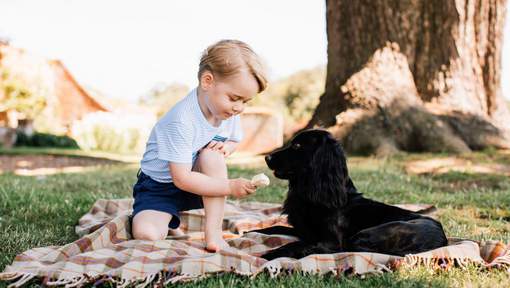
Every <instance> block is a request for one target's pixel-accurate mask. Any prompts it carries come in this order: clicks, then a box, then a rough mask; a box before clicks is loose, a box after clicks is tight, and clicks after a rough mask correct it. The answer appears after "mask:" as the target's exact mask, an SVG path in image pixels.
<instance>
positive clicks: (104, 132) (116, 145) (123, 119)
mask: <svg viewBox="0 0 510 288" xmlns="http://www.w3.org/2000/svg"><path fill="white" fill-rule="evenodd" d="M155 123H156V116H155V115H153V114H149V113H139V114H133V113H132V114H129V115H126V114H125V113H114V112H96V113H91V114H88V115H87V116H85V117H84V118H83V119H82V120H79V121H75V122H74V123H73V126H72V127H71V135H72V137H73V138H74V139H76V141H77V142H78V146H80V148H81V149H84V150H100V151H107V152H114V153H121V154H128V153H142V152H143V151H144V148H145V143H146V142H147V139H148V138H149V134H150V132H151V129H152V126H154V124H155Z"/></svg>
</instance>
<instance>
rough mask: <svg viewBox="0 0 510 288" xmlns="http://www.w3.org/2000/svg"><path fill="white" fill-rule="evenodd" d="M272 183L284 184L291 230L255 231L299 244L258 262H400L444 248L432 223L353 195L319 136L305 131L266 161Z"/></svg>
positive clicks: (343, 167) (338, 151)
mask: <svg viewBox="0 0 510 288" xmlns="http://www.w3.org/2000/svg"><path fill="white" fill-rule="evenodd" d="M266 163H267V165H268V167H269V168H270V169H271V170H273V171H274V174H275V176H276V177H278V178H280V179H287V180H289V191H288V194H287V198H286V200H285V202H284V205H283V213H284V214H287V215H288V222H289V224H291V225H292V228H289V227H283V226H276V227H270V228H267V229H262V230H257V232H260V233H265V234H286V235H293V236H297V237H298V238H299V240H298V241H297V242H293V243H290V244H287V245H284V246H282V247H280V248H277V249H275V250H272V251H270V252H268V253H266V254H265V255H263V256H262V257H263V258H265V259H268V260H270V259H274V258H278V257H292V258H302V257H304V256H307V255H310V254H322V253H336V252H346V251H352V252H378V253H385V254H391V255H399V256H403V255H405V254H409V253H418V252H422V251H427V250H431V249H434V248H437V247H441V246H445V245H447V239H446V236H445V233H444V231H443V228H442V226H441V223H439V222H438V221H436V220H434V219H432V218H429V217H426V216H423V215H420V214H417V213H413V212H411V211H408V210H404V209H400V208H398V207H395V206H390V205H386V204H383V203H380V202H376V201H373V200H370V199H367V198H364V197H363V196H362V195H361V193H358V192H357V191H356V188H355V187H354V184H353V183H352V181H351V179H350V177H349V173H348V170H347V164H346V159H345V155H344V153H343V150H342V147H341V146H340V143H338V141H336V140H335V139H334V138H333V137H332V135H331V134H330V133H328V132H327V131H323V130H307V131H303V132H301V133H299V134H298V135H296V137H294V139H292V141H291V142H289V144H288V145H286V146H285V147H282V148H280V149H278V150H276V151H274V152H272V153H271V154H270V155H268V156H266Z"/></svg>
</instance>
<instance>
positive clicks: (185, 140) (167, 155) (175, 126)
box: [155, 122, 193, 164]
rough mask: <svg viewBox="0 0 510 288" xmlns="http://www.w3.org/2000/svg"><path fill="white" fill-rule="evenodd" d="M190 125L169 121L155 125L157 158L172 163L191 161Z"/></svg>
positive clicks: (191, 134)
mask: <svg viewBox="0 0 510 288" xmlns="http://www.w3.org/2000/svg"><path fill="white" fill-rule="evenodd" d="M192 131H193V130H192V127H188V125H186V124H185V123H181V122H170V123H165V124H159V123H158V125H156V128H155V132H156V142H157V145H158V158H159V159H161V160H165V161H170V162H174V163H186V164H187V163H192V154H193V151H192V149H193V148H192V144H193V132H192Z"/></svg>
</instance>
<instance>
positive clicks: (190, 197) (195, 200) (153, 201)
mask: <svg viewBox="0 0 510 288" xmlns="http://www.w3.org/2000/svg"><path fill="white" fill-rule="evenodd" d="M133 198H135V202H134V204H133V215H132V217H134V216H135V215H136V214H137V213H138V212H140V211H143V210H149V209H150V210H157V211H162V212H166V213H169V214H172V220H170V223H169V224H168V227H169V228H171V229H176V228H177V227H179V225H180V224H181V220H180V218H179V212H180V211H186V210H191V209H198V208H203V207H204V204H203V202H202V196H200V195H197V194H193V193H190V192H186V191H183V190H181V189H179V188H177V186H175V184H174V183H173V182H170V183H161V182H157V181H155V180H152V178H151V177H149V176H147V175H145V174H144V173H143V172H142V171H139V172H138V181H137V182H136V184H135V186H133Z"/></svg>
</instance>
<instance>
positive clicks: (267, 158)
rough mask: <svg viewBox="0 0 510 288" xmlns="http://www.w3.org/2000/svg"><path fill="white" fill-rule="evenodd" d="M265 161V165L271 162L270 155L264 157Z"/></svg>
mask: <svg viewBox="0 0 510 288" xmlns="http://www.w3.org/2000/svg"><path fill="white" fill-rule="evenodd" d="M265 159H266V163H269V161H271V155H266V157H265Z"/></svg>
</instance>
